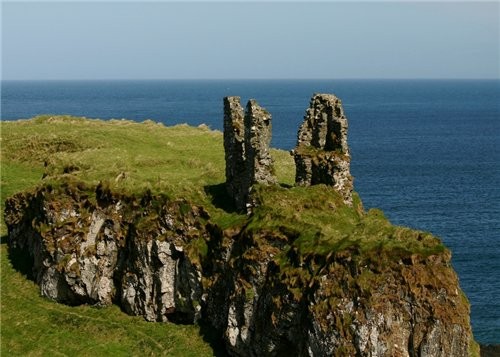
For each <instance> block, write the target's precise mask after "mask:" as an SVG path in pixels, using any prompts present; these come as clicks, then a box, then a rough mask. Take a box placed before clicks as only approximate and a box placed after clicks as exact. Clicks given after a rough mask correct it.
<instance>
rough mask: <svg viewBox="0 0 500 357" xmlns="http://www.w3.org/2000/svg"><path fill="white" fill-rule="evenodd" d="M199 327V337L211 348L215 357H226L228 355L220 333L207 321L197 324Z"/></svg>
mask: <svg viewBox="0 0 500 357" xmlns="http://www.w3.org/2000/svg"><path fill="white" fill-rule="evenodd" d="M198 326H199V327H200V336H201V337H202V338H203V341H205V342H206V343H208V344H209V345H210V347H212V350H213V353H214V356H215V357H228V356H229V354H228V353H227V351H226V348H225V345H224V341H223V340H222V339H221V336H220V333H219V332H218V331H216V330H215V329H214V328H213V326H211V325H210V324H209V323H208V322H207V321H203V319H202V320H201V321H199V322H198Z"/></svg>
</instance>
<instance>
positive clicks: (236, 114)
mask: <svg viewBox="0 0 500 357" xmlns="http://www.w3.org/2000/svg"><path fill="white" fill-rule="evenodd" d="M270 143H271V114H269V112H267V111H266V110H265V109H264V108H262V107H260V106H259V105H258V104H257V102H256V101H255V100H253V99H251V100H249V101H248V104H247V107H246V112H245V113H243V109H242V107H241V105H240V98H239V97H225V98H224V149H225V158H226V187H227V190H228V193H229V195H230V196H231V197H232V198H233V200H234V204H235V206H236V208H237V209H238V210H247V211H248V212H250V211H251V207H252V202H251V197H250V191H251V187H252V185H254V184H256V183H259V184H265V185H269V184H274V183H276V178H275V177H274V175H273V173H272V163H273V162H272V159H271V155H270V153H269V144H270Z"/></svg>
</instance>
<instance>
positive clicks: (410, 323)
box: [6, 184, 472, 357]
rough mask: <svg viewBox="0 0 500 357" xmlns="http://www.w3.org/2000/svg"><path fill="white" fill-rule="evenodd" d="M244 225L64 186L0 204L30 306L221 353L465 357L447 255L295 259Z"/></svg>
mask: <svg viewBox="0 0 500 357" xmlns="http://www.w3.org/2000/svg"><path fill="white" fill-rule="evenodd" d="M321 192H322V193H323V194H324V195H326V196H324V197H325V198H326V197H328V195H329V193H328V192H329V191H328V190H325V189H321ZM339 199H340V198H339ZM309 204H310V203H307V202H305V203H304V207H306V206H307V205H309ZM304 207H297V209H299V210H303V209H304ZM350 209H352V210H354V209H353V208H350ZM259 210H262V211H263V212H267V210H269V207H266V204H263V205H259V206H258V207H257V212H258V215H260V214H265V213H262V212H260V211H259ZM353 212H354V213H353V214H357V215H360V216H359V217H360V219H361V218H362V217H364V213H362V212H357V213H355V212H356V211H353ZM344 214H345V213H344ZM258 215H257V216H252V217H249V218H248V221H247V222H246V223H244V224H243V225H239V226H234V227H229V228H227V229H226V230H224V231H223V230H221V229H220V228H219V227H217V225H214V224H213V223H210V217H209V216H208V214H207V213H206V212H205V211H204V210H203V209H202V208H201V207H198V206H195V205H192V204H189V203H188V202H186V201H182V200H169V199H167V198H166V197H162V196H152V195H150V194H149V193H147V192H146V193H144V194H143V195H141V196H133V197H126V196H123V195H119V194H114V193H112V192H111V191H109V190H106V189H104V188H103V187H101V186H99V187H97V188H96V189H95V190H94V191H93V190H92V189H91V188H88V187H81V186H78V185H77V186H74V185H73V184H67V185H62V186H61V187H59V188H52V187H50V186H48V187H44V188H42V189H39V190H37V191H36V192H33V193H23V194H18V195H16V196H14V197H12V198H10V199H8V200H7V205H6V223H7V225H8V229H9V241H8V243H9V249H11V250H18V251H22V252H24V253H25V254H26V255H27V256H28V257H29V258H30V259H31V261H32V266H33V276H34V279H35V281H36V282H37V283H38V284H39V285H40V288H41V293H42V295H44V296H46V297H48V298H51V299H53V300H56V301H59V302H63V303H67V304H71V305H77V304H97V305H109V304H111V303H116V304H119V305H120V306H121V308H122V309H123V310H124V311H126V312H127V313H129V314H132V315H140V316H143V317H144V318H145V319H146V320H149V321H171V322H180V323H193V322H195V321H198V320H200V319H203V320H205V321H206V323H208V324H209V325H211V326H212V327H213V329H214V330H215V331H217V332H218V334H219V336H220V337H221V338H222V339H223V340H224V341H225V344H226V347H227V351H228V352H229V354H230V355H234V356H281V355H284V354H288V355H294V356H329V355H338V356H345V355H359V356H443V357H444V356H467V355H468V351H469V348H470V346H471V343H472V333H471V329H470V324H469V320H468V316H469V306H468V303H467V301H466V299H465V298H464V296H463V295H462V293H461V291H460V289H459V286H458V280H457V277H456V275H455V273H454V272H453V270H452V269H451V267H450V254H449V252H447V251H444V252H439V250H436V253H433V254H427V253H426V254H416V253H413V254H412V253H405V252H401V251H399V250H397V249H395V250H384V249H382V248H380V247H382V246H379V248H374V249H373V251H370V250H369V251H366V248H362V246H359V245H357V243H356V244H354V245H346V248H342V249H340V248H339V246H338V245H334V247H337V248H335V249H333V248H332V249H329V250H326V251H324V252H318V253H314V252H311V253H301V252H300V249H299V247H300V244H304V243H300V244H299V245H296V244H295V243H294V242H295V241H297V240H298V238H297V237H298V235H300V234H301V232H299V231H294V230H293V229H290V228H287V225H286V221H280V220H278V222H282V223H279V224H278V225H276V226H275V227H274V229H273V230H270V229H268V228H265V227H264V228H262V229H260V228H255V222H254V220H258V219H259V216H258ZM367 219H369V220H371V219H372V218H367ZM385 234H387V233H385ZM398 234H399V233H398ZM415 237H416V238H415V239H420V240H426V241H427V240H428V239H430V240H429V241H428V242H427V243H425V244H427V245H429V244H430V245H431V246H432V245H433V244H438V243H432V242H437V241H434V240H433V239H431V238H423V237H421V236H420V235H419V234H416V235H415ZM312 239H317V238H312ZM344 244H345V243H344ZM437 247H438V248H439V244H438V245H437Z"/></svg>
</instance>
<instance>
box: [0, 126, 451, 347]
mask: <svg viewBox="0 0 500 357" xmlns="http://www.w3.org/2000/svg"><path fill="white" fill-rule="evenodd" d="M0 124H1V135H2V141H1V200H0V208H1V211H2V212H3V210H4V200H5V198H6V197H7V196H10V195H12V194H14V193H15V192H19V191H22V190H26V189H29V188H32V187H34V186H36V185H42V184H48V183H50V184H51V185H58V184H60V183H61V182H67V181H68V180H69V181H71V180H73V181H78V182H84V183H85V184H87V185H88V186H89V187H95V186H96V185H97V184H98V183H99V182H102V183H103V184H104V185H105V186H107V187H109V188H110V189H111V190H113V191H116V192H119V193H122V194H140V193H141V192H144V190H146V189H147V190H150V191H151V192H152V193H153V194H159V193H161V194H165V195H167V196H169V197H174V198H185V199H187V200H188V201H190V202H192V203H194V204H198V205H202V206H203V207H204V208H205V209H206V210H207V211H208V212H209V214H210V216H211V220H212V221H213V222H214V223H216V224H218V225H219V226H221V228H223V229H224V228H228V227H232V226H240V227H244V229H245V230H246V231H247V232H250V233H252V232H255V235H254V236H255V238H254V239H256V240H258V239H260V238H259V237H262V236H265V232H272V234H273V235H275V236H280V235H281V238H280V239H284V241H285V245H284V249H283V251H282V253H281V255H280V256H278V257H276V259H277V260H278V261H279V262H280V264H281V265H282V269H283V271H284V272H287V269H290V275H294V274H302V273H304V272H305V269H302V270H301V269H298V268H297V267H296V266H290V264H292V263H291V261H290V259H289V258H290V252H292V251H293V252H295V253H294V254H296V255H297V256H298V259H299V260H302V261H306V260H309V261H315V259H316V258H318V257H319V259H317V261H318V262H327V261H328V259H329V257H330V256H331V255H332V254H334V253H336V252H342V251H348V252H351V251H353V252H356V254H357V255H358V256H361V257H365V258H366V261H367V262H369V261H375V262H378V263H382V262H384V261H385V260H387V259H389V260H392V261H396V260H399V259H402V258H403V257H408V256H411V255H412V254H418V255H421V256H427V255H430V254H439V253H441V252H443V251H444V250H445V248H444V246H443V245H442V244H441V243H440V242H439V240H437V239H436V238H434V237H432V236H431V235H430V234H428V233H424V232H418V231H413V230H410V229H407V228H403V227H395V226H392V225H391V224H390V223H389V222H388V221H387V219H386V218H385V217H384V216H383V214H382V213H381V212H380V211H378V210H370V211H369V212H367V213H366V212H364V210H363V209H362V205H361V202H360V200H359V197H358V196H357V195H355V196H354V207H347V206H345V205H344V204H343V203H342V198H341V197H340V196H339V195H338V194H337V193H336V192H335V191H334V190H333V189H332V188H329V187H326V186H321V185H320V186H315V187H309V188H303V187H293V188H285V187H291V186H292V185H293V182H294V174H295V167H294V162H293V158H292V157H291V156H290V154H289V153H287V152H284V151H279V150H272V155H273V158H274V160H275V170H276V174H277V176H278V181H279V183H280V184H281V185H280V186H274V187H260V186H257V187H256V188H255V195H256V199H257V200H258V201H259V203H260V205H259V207H258V208H257V209H256V211H255V215H254V216H253V217H251V218H250V219H248V218H247V217H246V215H242V214H238V213H234V212H232V210H231V205H229V204H228V196H227V193H226V192H225V187H224V181H225V178H224V172H225V169H224V165H225V163H224V152H223V143H222V133H221V132H217V131H212V130H209V129H208V128H206V127H199V128H193V127H189V126H187V125H177V126H174V127H165V126H163V125H162V124H157V123H154V122H152V121H147V122H144V123H135V122H132V121H126V120H112V121H101V120H89V119H84V118H75V117H64V116H57V117H51V116H43V117H37V118H35V119H33V120H27V121H19V122H1V123H0ZM42 177H44V178H43V179H42ZM0 223H1V228H0V229H1V231H0V233H1V235H2V236H4V235H5V234H6V229H5V224H4V221H3V215H2V218H1V220H0ZM250 236H253V235H250ZM278 238H279V237H278ZM252 239H253V238H252ZM257 244H258V245H260V243H259V242H257ZM262 244H267V243H265V242H264V243H262ZM193 249H196V250H197V251H198V252H199V253H200V255H201V256H204V255H206V254H207V246H206V243H205V242H202V241H200V242H196V245H194V246H193ZM311 257H312V258H311ZM13 264H14V265H16V264H21V262H17V261H15V257H14V256H12V257H9V256H8V252H7V247H6V244H5V243H2V244H1V268H2V271H1V279H2V281H1V308H2V311H1V328H2V331H1V337H2V338H1V352H2V354H4V355H58V354H59V355H75V354H77V355H91V354H93V355H148V354H149V355H160V354H166V355H170V356H195V355H196V356H198V355H199V356H210V355H213V353H214V351H213V350H212V349H211V348H210V345H209V344H208V343H206V342H205V341H204V340H203V338H202V337H201V336H200V330H199V328H198V327H196V326H178V325H173V324H168V323H167V324H161V323H147V322H144V321H143V320H142V319H141V318H136V317H129V316H126V315H124V314H123V313H121V312H120V311H119V309H118V308H116V307H110V308H102V309H97V308H92V307H87V306H82V307H67V306H63V305H59V304H56V303H53V302H50V301H48V300H46V299H44V298H42V297H40V296H39V290H38V288H37V286H35V285H34V284H33V283H32V282H30V281H29V280H27V279H26V278H25V277H24V276H23V275H22V274H21V273H20V272H19V271H17V270H15V269H14V268H13V266H12V265H13ZM318 264H319V263H318ZM292 265H293V264H292ZM318 267H319V268H320V267H321V264H320V265H318ZM319 268H318V269H319ZM299 270H300V271H299ZM316 273H317V272H316ZM308 274H309V273H308ZM311 274H314V271H312V272H311ZM306 278H307V279H312V278H314V277H311V276H309V277H306Z"/></svg>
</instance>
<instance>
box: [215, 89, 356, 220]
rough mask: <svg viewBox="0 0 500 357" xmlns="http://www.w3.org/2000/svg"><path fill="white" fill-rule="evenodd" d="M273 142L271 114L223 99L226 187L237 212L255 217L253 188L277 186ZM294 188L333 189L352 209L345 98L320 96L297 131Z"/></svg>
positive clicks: (253, 103) (253, 105) (250, 103)
mask: <svg viewBox="0 0 500 357" xmlns="http://www.w3.org/2000/svg"><path fill="white" fill-rule="evenodd" d="M270 143H271V114H269V112H267V111H266V110H265V109H264V108H262V107H260V106H259V105H258V104H257V102H256V101H255V100H253V99H252V100H249V101H248V104H247V107H246V110H245V111H244V110H243V108H242V107H241V104H240V97H225V98H224V150H225V158H226V188H227V191H228V193H229V195H230V196H231V197H232V199H233V202H234V205H235V207H236V209H238V210H246V211H247V212H251V207H252V206H253V204H252V200H251V195H250V193H251V188H252V185H254V184H256V183H259V184H265V185H270V184H276V183H277V180H276V177H275V176H274V175H273V167H272V164H273V161H272V159H271V155H270V152H269V144H270ZM292 155H293V156H294V159H295V165H296V175H295V183H296V185H299V186H310V185H317V184H326V185H329V186H333V187H334V188H335V189H336V190H337V191H338V192H339V193H340V194H341V195H342V197H343V199H344V202H345V203H346V204H348V205H352V187H353V186H352V176H351V174H350V170H349V165H350V155H349V147H348V145H347V119H346V117H345V115H344V111H343V109H342V104H341V101H340V99H338V98H337V97H335V96H334V95H331V94H315V95H314V96H313V97H312V98H311V102H310V106H309V108H308V109H307V111H306V115H305V117H304V123H303V124H302V125H301V127H300V129H299V132H298V140H297V147H296V148H295V149H294V150H292Z"/></svg>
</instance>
